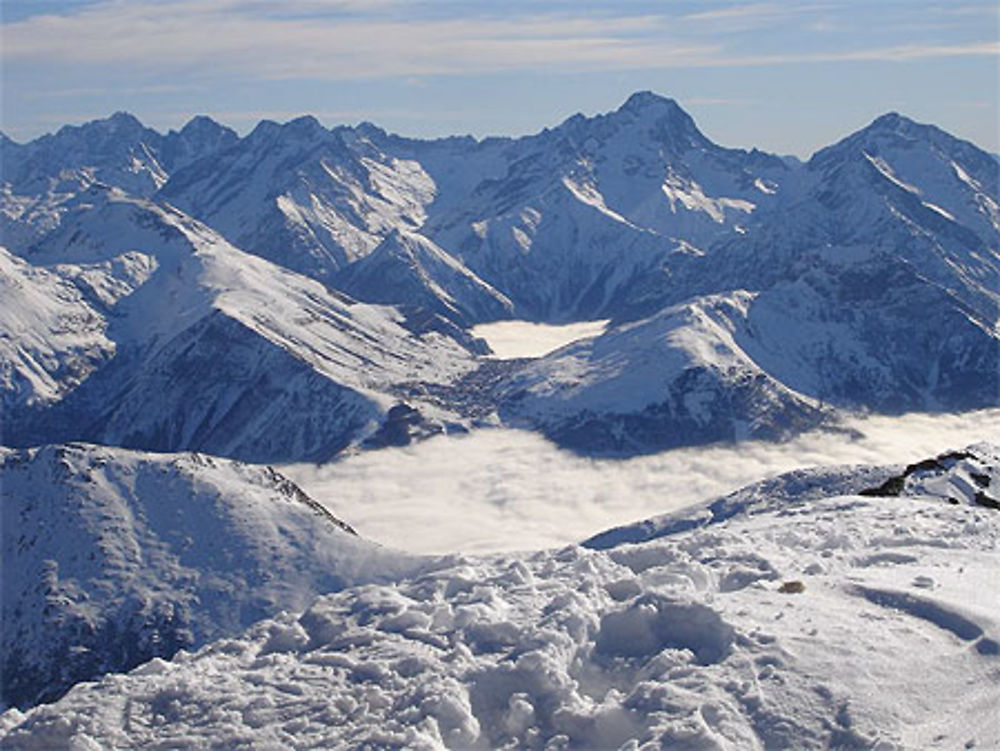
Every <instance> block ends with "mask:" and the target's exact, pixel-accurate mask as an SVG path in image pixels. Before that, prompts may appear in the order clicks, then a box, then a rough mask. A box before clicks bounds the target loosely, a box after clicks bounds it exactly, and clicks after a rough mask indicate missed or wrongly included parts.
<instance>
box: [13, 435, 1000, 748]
mask: <svg viewBox="0 0 1000 751" xmlns="http://www.w3.org/2000/svg"><path fill="white" fill-rule="evenodd" d="M970 454H973V455H974V456H975V459H974V460H973V461H974V462H975V463H976V466H977V469H976V470H975V471H976V472H979V471H980V470H982V471H983V472H985V473H986V475H987V476H988V477H989V478H990V484H992V483H993V482H995V481H996V480H997V477H998V474H997V472H998V470H997V466H998V461H1000V456H998V452H997V448H996V447H991V446H980V447H975V448H973V449H971V450H970ZM963 461H966V460H963ZM954 469H955V466H953V467H952V470H954ZM961 471H965V470H959V472H961ZM858 474H859V475H860V479H861V480H862V481H861V482H860V483H859V482H858V478H857V477H852V476H851V475H850V474H849V473H844V472H833V473H830V472H826V471H820V472H817V473H814V475H813V476H812V477H811V476H810V475H809V474H806V473H800V474H798V475H797V476H794V477H793V478H790V479H789V480H788V481H786V482H784V484H783V485H782V484H773V483H772V485H771V487H770V489H766V488H765V489H761V488H758V489H757V493H758V496H757V497H758V500H759V501H760V503H757V504H755V505H752V506H744V507H742V508H738V509H736V510H735V513H734V514H732V515H730V516H728V518H725V519H718V520H716V522H715V523H713V524H711V525H709V526H704V527H698V528H694V529H686V530H683V529H677V530H673V531H672V533H671V534H669V535H668V536H666V537H662V538H660V539H656V540H652V541H648V542H643V543H641V544H635V545H628V544H626V545H619V546H617V547H614V548H612V549H610V550H606V551H600V550H587V549H585V548H579V547H568V548H564V549H560V550H554V551H545V552H539V553H534V554H525V555H520V556H506V557H493V558H468V557H457V556H456V557H451V558H449V559H443V560H441V561H439V562H437V564H435V565H434V566H433V567H431V568H429V569H428V570H425V571H423V572H422V573H421V575H419V576H417V577H412V578H403V579H401V580H399V581H398V582H397V583H395V584H394V585H392V586H386V585H378V586H369V587H361V588H350V589H346V590H344V591H342V592H340V593H337V594H331V595H327V596H324V597H320V598H319V599H318V600H316V602H315V603H313V604H312V605H311V606H310V607H309V608H308V609H307V610H306V611H305V612H304V613H302V614H301V615H282V616H279V617H277V618H275V619H273V620H269V621H264V622H262V623H259V624H257V625H255V626H254V627H253V628H251V629H250V630H249V631H247V632H246V634H245V635H244V636H242V637H240V638H238V639H230V640H225V641H221V642H218V643H216V644H213V645H209V646H207V647H205V648H204V649H202V650H200V651H197V652H194V653H188V652H182V653H180V654H179V655H178V656H177V657H176V658H175V659H174V660H173V661H172V662H165V661H163V660H153V661H152V662H150V663H147V664H146V665H144V666H142V667H140V668H138V669H137V670H135V671H133V672H132V673H130V674H129V675H127V676H108V677H105V678H104V679H102V680H101V681H99V682H97V683H91V684H83V685H80V686H77V687H76V688H74V689H73V690H72V691H71V692H70V693H69V694H67V695H66V696H65V697H64V698H62V699H61V700H60V701H59V702H57V703H56V704H54V705H51V706H44V707H40V708H37V709H35V710H33V711H31V712H30V713H28V714H27V715H24V714H21V713H19V712H16V711H10V712H8V713H6V714H5V715H3V716H2V719H0V727H3V728H4V730H5V733H6V734H5V737H4V738H3V740H2V741H0V744H2V747H4V748H18V749H33V748H53V747H75V748H97V747H100V748H107V749H114V748H130V747H136V746H144V745H151V744H157V745H167V746H173V747H178V746H181V747H212V746H228V747H234V746H239V745H241V744H252V745H254V746H257V747H269V746H274V747H289V746H293V747H296V748H357V747H360V746H363V745H365V744H368V745H371V746H378V747H385V748H403V747H405V748H428V749H431V748H445V747H447V748H467V749H475V748H482V749H486V748H539V749H540V748H566V747H569V748H583V749H590V748H593V749H606V748H638V747H640V746H641V745H642V744H650V746H651V747H658V748H662V747H666V748H712V749H724V750H725V749H740V750H743V749H764V748H800V749H822V748H897V749H932V748H940V749H951V748H962V747H965V748H991V747H994V746H996V745H997V744H998V743H1000V721H998V717H997V715H996V713H995V712H994V711H993V709H994V708H995V706H996V704H997V702H998V701H1000V688H998V686H1000V682H998V677H1000V662H998V661H1000V618H998V615H997V614H998V613H1000V600H998V597H997V593H996V589H995V587H994V586H992V582H993V579H994V576H995V571H996V566H997V563H998V561H997V555H998V552H997V551H998V543H1000V518H998V516H997V512H996V511H994V510H991V509H988V508H983V507H981V506H972V505H951V504H949V503H947V502H946V501H945V499H944V498H943V497H941V496H940V495H935V493H937V492H938V491H936V490H935V489H934V488H932V487H931V486H929V485H926V484H925V485H924V486H923V487H922V488H921V494H920V495H915V496H907V497H881V496H863V495H838V493H840V492H844V491H848V492H854V490H853V489H854V488H856V487H857V486H858V485H859V484H862V485H863V484H865V483H866V482H867V481H869V480H871V479H875V478H876V477H883V476H884V474H885V473H884V472H879V471H873V470H870V469H859V470H858ZM815 483H818V484H819V485H821V486H823V487H824V489H825V491H826V492H830V493H832V494H833V495H832V496H827V495H826V492H816V490H815ZM809 487H812V488H813V490H810V491H807V492H806V495H802V492H803V491H804V490H805V489H806V488H809ZM926 493H931V495H927V494H926Z"/></svg>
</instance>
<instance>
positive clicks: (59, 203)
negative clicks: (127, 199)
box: [0, 112, 238, 249]
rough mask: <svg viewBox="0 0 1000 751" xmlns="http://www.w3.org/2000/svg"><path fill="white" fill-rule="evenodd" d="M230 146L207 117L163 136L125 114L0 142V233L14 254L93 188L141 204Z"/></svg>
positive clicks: (229, 138)
mask: <svg viewBox="0 0 1000 751" xmlns="http://www.w3.org/2000/svg"><path fill="white" fill-rule="evenodd" d="M237 140H238V137H237V135H236V133H235V132H234V131H233V130H231V129H230V128H227V127H225V126H222V125H219V124H218V123H216V122H215V121H214V120H212V119H211V118H208V117H204V116H200V117H196V118H194V119H192V120H191V121H190V122H188V123H187V125H185V126H184V127H183V128H181V130H179V131H173V130H172V131H170V132H169V133H167V134H166V135H162V134H160V133H157V132H156V131H155V130H152V129H151V128H147V127H145V126H144V125H143V124H142V123H140V122H139V121H138V120H137V119H136V118H135V117H133V116H132V115H130V114H128V113H126V112H116V113H115V114H114V115H112V116H111V117H109V118H107V119H105V120H95V121H93V122H90V123H86V124H85V125H80V126H72V125H67V126H65V127H63V128H61V129H60V130H59V131H58V132H57V133H55V134H51V135H45V136H42V137H41V138H38V139H36V140H34V141H32V142H30V143H28V144H23V145H22V144H17V143H15V142H14V141H12V140H10V139H9V138H6V137H4V138H3V139H2V140H0V147H2V149H3V158H2V159H0V184H2V191H3V192H2V199H0V232H2V235H3V244H4V245H7V246H8V247H13V248H15V249H16V248H19V247H21V246H23V245H24V244H27V243H30V242H31V241H33V240H36V239H37V238H38V237H40V236H42V235H44V234H45V233H46V232H47V231H49V230H51V229H53V228H54V227H55V226H57V225H58V224H59V221H60V217H61V215H62V213H63V210H64V205H65V203H66V202H67V201H68V200H70V199H71V198H73V197H74V196H75V195H76V194H77V193H79V192H80V191H81V190H85V189H86V188H87V187H89V186H90V185H93V184H94V183H101V184H104V185H110V186H115V187H118V188H121V189H123V190H125V191H127V192H128V193H130V194H132V195H135V196H139V197H149V196H151V195H153V194H154V193H155V192H156V191H157V190H158V189H159V188H160V187H161V186H162V185H163V184H164V183H165V182H166V180H167V178H168V177H169V176H170V173H171V172H173V171H174V170H176V169H178V168H180V167H183V166H184V165H186V164H189V163H191V162H195V161H197V160H198V159H200V158H201V157H203V156H206V155H208V154H211V153H214V152H216V151H221V150H223V149H225V148H226V147H228V146H231V145H233V144H234V143H236V142H237Z"/></svg>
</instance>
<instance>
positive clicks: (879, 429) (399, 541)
mask: <svg viewBox="0 0 1000 751" xmlns="http://www.w3.org/2000/svg"><path fill="white" fill-rule="evenodd" d="M845 427H848V428H850V429H852V431H853V432H850V431H843V432H839V431H838V432H829V431H826V432H824V431H816V432H811V433H806V434H803V435H801V436H799V437H798V438H796V439H795V440H792V441H788V442H786V443H769V442H764V441H749V442H744V443H739V444H734V445H713V446H708V447H700V448H683V449H675V450H673V451H665V452H662V453H659V454H654V455H651V456H642V457H636V458H631V459H594V458H588V457H583V456H579V455H576V454H574V453H572V452H569V451H565V450H563V449H560V448H559V447H557V446H555V445H554V444H552V443H551V442H549V441H548V440H546V439H545V438H543V437H541V436H539V435H537V434H534V433H529V432H525V431H518V430H507V429H499V428H498V429H482V430H478V431H475V432H473V433H470V434H468V435H460V436H439V437H436V438H433V439H430V440H428V441H424V442H422V443H418V444H416V445H412V446H407V447H405V448H388V449H382V450H379V451H370V452H365V453H361V454H357V455H354V456H348V457H346V458H344V459H341V460H339V461H335V462H331V463H329V464H323V465H318V466H317V465H315V464H294V465H285V466H283V467H281V468H280V469H281V471H282V472H284V473H285V474H286V475H288V476H289V477H291V478H292V479H293V480H295V482H297V483H298V484H299V485H301V486H302V488H303V489H304V490H305V491H306V492H307V493H309V495H311V496H312V497H313V498H315V499H316V500H318V501H320V502H321V503H323V504H324V505H325V506H327V507H328V508H329V509H330V510H331V511H332V512H333V513H335V514H336V515H337V516H339V517H340V518H342V519H344V520H345V521H347V522H348V523H350V524H351V525H353V526H354V527H355V528H356V529H357V530H358V531H359V533H360V534H362V535H364V536H365V537H368V538H369V539H372V540H375V541H377V542H380V543H383V544H386V545H390V546H392V547H396V548H401V549H404V550H409V551H413V552H419V553H451V552H456V551H462V552H479V553H481V552H499V551H513V550H529V549H540V548H548V547H554V546H560V545H565V544H568V543H574V542H579V541H581V540H583V539H585V538H587V537H589V536H591V535H593V534H595V533H597V532H600V531H602V530H604V529H607V528H609V527H613V526H616V525H619V524H624V523H628V522H632V521H636V520H638V519H643V518H646V517H649V516H654V515H656V514H661V513H664V512H666V511H671V510H673V509H677V508H681V507H683V506H687V505H690V504H692V503H697V502H699V501H702V500H707V499H710V498H714V497H716V496H719V495H723V494H725V493H728V492H730V491H733V490H736V489H738V488H740V487H742V486H744V485H746V484H748V483H751V482H755V481H757V480H760V479H763V478H765V477H769V476H773V475H776V474H780V473H782V472H786V471H788V470H791V469H796V468H799V467H810V466H821V465H829V464H892V463H903V462H911V461H916V460H919V459H923V458H926V457H927V456H931V455H934V454H936V453H940V452H941V451H945V450H948V449H952V448H961V447H963V446H966V445H969V444H971V443H975V442H978V441H983V440H992V441H998V440H1000V409H992V410H982V411H978V412H971V413H965V414H961V415H928V414H911V415H904V416H900V417H885V416H869V417H854V418H850V419H848V420H847V421H846V422H845Z"/></svg>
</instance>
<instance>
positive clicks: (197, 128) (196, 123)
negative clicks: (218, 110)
mask: <svg viewBox="0 0 1000 751" xmlns="http://www.w3.org/2000/svg"><path fill="white" fill-rule="evenodd" d="M219 130H228V128H226V126H225V125H222V124H220V123H217V122H216V121H215V120H213V119H212V118H210V117H209V116H208V115H195V116H194V117H192V118H191V119H190V120H188V121H187V122H186V123H185V124H184V127H183V128H181V133H199V132H201V133H204V132H207V131H219Z"/></svg>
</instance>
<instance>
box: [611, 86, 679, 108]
mask: <svg viewBox="0 0 1000 751" xmlns="http://www.w3.org/2000/svg"><path fill="white" fill-rule="evenodd" d="M652 109H656V110H664V109H669V110H678V111H681V112H683V110H681V107H680V105H678V104H677V102H676V101H674V100H673V99H670V98H669V97H665V96H661V95H660V94H657V93H655V92H652V91H637V92H635V93H634V94H632V96H630V97H629V98H628V99H626V100H625V103H624V104H623V105H622V106H621V107H620V108H619V112H634V113H639V112H644V111H647V110H652Z"/></svg>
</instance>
